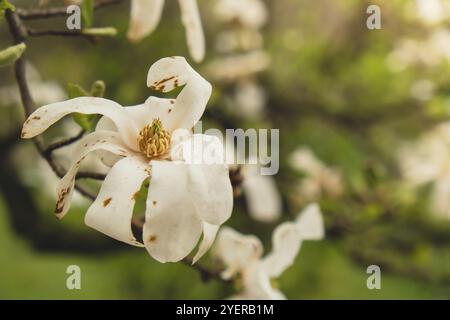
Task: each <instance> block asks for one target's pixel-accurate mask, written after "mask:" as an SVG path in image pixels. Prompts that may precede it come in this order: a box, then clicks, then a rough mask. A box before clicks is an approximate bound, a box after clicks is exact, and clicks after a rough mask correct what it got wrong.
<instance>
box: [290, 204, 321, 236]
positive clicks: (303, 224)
mask: <svg viewBox="0 0 450 320" xmlns="http://www.w3.org/2000/svg"><path fill="white" fill-rule="evenodd" d="M296 224H297V227H298V229H299V231H300V234H301V237H302V239H303V240H320V239H323V237H324V236H325V228H324V224H323V218H322V212H321V211H320V207H319V205H318V204H317V203H312V204H310V205H308V206H307V207H306V208H305V209H303V211H302V212H301V213H300V215H299V216H298V217H297V219H296Z"/></svg>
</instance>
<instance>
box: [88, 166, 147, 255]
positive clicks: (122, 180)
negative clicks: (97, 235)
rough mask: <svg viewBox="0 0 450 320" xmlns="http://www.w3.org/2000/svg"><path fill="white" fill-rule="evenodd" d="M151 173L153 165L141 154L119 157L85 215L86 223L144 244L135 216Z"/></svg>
mask: <svg viewBox="0 0 450 320" xmlns="http://www.w3.org/2000/svg"><path fill="white" fill-rule="evenodd" d="M149 173H150V170H149V166H148V164H147V163H146V160H145V159H143V158H141V157H127V158H124V159H122V160H119V161H118V162H117V163H116V164H115V165H114V166H113V167H112V169H111V170H110V171H109V173H108V175H107V176H106V179H105V181H104V182H103V184H102V187H101V189H100V192H99V194H98V196H97V199H96V200H95V201H94V203H93V204H92V205H91V206H90V207H89V209H88V211H87V213H86V216H85V219H84V221H85V223H86V225H88V226H89V227H91V228H93V229H95V230H97V231H100V232H102V233H104V234H106V235H108V236H110V237H111V238H114V239H116V240H119V241H122V242H125V243H128V244H131V245H135V246H139V247H143V246H144V245H143V244H142V243H140V242H138V241H137V240H136V238H135V237H134V235H133V232H132V230H131V220H132V218H133V208H134V204H135V202H136V198H135V197H136V194H137V193H138V192H139V190H140V188H141V185H142V183H143V181H144V180H145V179H146V178H148V177H149Z"/></svg>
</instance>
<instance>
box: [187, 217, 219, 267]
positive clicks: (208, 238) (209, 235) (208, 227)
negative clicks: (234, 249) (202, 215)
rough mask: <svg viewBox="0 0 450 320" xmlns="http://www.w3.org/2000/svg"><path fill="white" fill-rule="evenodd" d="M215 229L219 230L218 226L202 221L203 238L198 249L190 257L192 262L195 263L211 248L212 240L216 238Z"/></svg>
mask: <svg viewBox="0 0 450 320" xmlns="http://www.w3.org/2000/svg"><path fill="white" fill-rule="evenodd" d="M217 231H219V226H216V225H214V224H210V223H208V222H203V239H202V241H201V242H200V246H199V247H198V251H197V253H196V254H195V256H194V258H193V259H192V263H193V264H194V263H196V262H197V261H198V260H200V258H201V257H203V255H204V254H205V253H206V251H208V250H209V248H211V246H212V244H213V242H214V240H215V239H216V235H217Z"/></svg>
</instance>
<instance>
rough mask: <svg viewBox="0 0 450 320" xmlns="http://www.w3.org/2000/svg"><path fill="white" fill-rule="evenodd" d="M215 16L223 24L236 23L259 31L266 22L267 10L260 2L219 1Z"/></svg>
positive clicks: (246, 0) (248, 0)
mask: <svg viewBox="0 0 450 320" xmlns="http://www.w3.org/2000/svg"><path fill="white" fill-rule="evenodd" d="M215 14H216V16H217V17H218V18H219V19H220V20H222V21H224V22H235V21H238V22H239V23H240V24H242V25H243V26H245V27H247V28H252V29H259V28H261V27H262V26H263V25H264V24H266V22H267V16H268V14H267V8H266V6H265V4H264V2H263V1H261V0H219V1H218V2H217V5H216V7H215Z"/></svg>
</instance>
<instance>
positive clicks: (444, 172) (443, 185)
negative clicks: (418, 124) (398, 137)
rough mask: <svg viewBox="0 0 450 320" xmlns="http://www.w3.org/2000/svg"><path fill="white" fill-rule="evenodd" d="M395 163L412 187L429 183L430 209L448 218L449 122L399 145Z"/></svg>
mask: <svg viewBox="0 0 450 320" xmlns="http://www.w3.org/2000/svg"><path fill="white" fill-rule="evenodd" d="M399 162H400V168H401V170H402V174H403V176H404V178H405V179H406V181H407V182H409V183H410V184H411V185H412V186H414V187H415V186H420V185H423V184H426V183H430V182H431V183H433V191H432V196H431V197H432V199H431V201H432V207H433V211H434V212H435V213H436V214H438V215H439V216H441V217H445V218H447V219H450V122H447V123H443V124H440V125H438V126H437V127H436V128H434V129H432V130H431V131H430V132H428V133H426V134H425V135H424V136H423V137H422V138H420V139H419V141H417V143H413V144H411V145H407V146H405V147H404V148H402V149H401V150H400V152H399Z"/></svg>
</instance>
